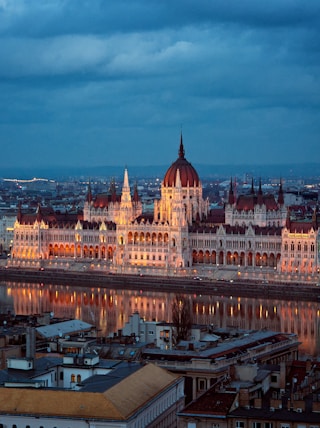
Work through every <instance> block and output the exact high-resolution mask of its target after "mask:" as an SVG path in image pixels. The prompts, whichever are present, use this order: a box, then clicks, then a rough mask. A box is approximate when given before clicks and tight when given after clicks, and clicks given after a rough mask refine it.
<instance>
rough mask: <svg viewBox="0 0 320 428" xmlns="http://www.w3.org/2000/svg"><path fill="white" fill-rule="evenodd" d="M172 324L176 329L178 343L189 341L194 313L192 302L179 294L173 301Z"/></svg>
mask: <svg viewBox="0 0 320 428" xmlns="http://www.w3.org/2000/svg"><path fill="white" fill-rule="evenodd" d="M172 322H173V325H174V326H175V327H176V342H177V343H178V342H179V341H180V340H187V339H188V337H189V333H190V329H191V325H192V313H191V306H190V301H189V300H188V299H187V297H186V296H184V295H182V294H177V295H176V297H175V299H174V300H173V303H172Z"/></svg>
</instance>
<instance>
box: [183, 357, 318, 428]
mask: <svg viewBox="0 0 320 428" xmlns="http://www.w3.org/2000/svg"><path fill="white" fill-rule="evenodd" d="M319 373H320V366H319V363H311V361H308V362H302V361H289V362H286V363H285V362H283V363H281V364H280V365H278V364H276V365H275V364H273V365H270V364H264V365H260V366H258V365H257V364H249V365H235V366H233V367H232V370H230V375H229V376H228V378H225V379H223V381H222V382H219V383H217V384H215V385H213V386H212V387H211V388H210V389H208V390H207V391H206V392H204V393H203V394H202V395H201V396H199V397H198V398H197V399H196V400H194V401H193V402H191V403H189V404H188V405H187V406H186V407H185V408H184V409H183V410H182V411H181V412H179V413H178V420H179V427H181V428H194V427H196V428H207V427H209V426H210V427H219V428H234V427H235V428H251V427H261V428H277V427H282V428H285V427H288V428H290V427H306V428H311V427H317V426H319V421H320V418H319V411H320V395H319V392H320V383H319Z"/></svg>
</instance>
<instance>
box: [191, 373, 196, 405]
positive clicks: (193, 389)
mask: <svg viewBox="0 0 320 428" xmlns="http://www.w3.org/2000/svg"><path fill="white" fill-rule="evenodd" d="M196 398H197V378H196V377H193V378H192V400H195V399H196Z"/></svg>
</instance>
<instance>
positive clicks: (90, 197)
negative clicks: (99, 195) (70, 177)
mask: <svg viewBox="0 0 320 428" xmlns="http://www.w3.org/2000/svg"><path fill="white" fill-rule="evenodd" d="M86 201H87V202H89V204H90V203H91V202H92V191H91V181H90V179H89V184H88V190H87V197H86Z"/></svg>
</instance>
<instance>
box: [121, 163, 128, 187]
mask: <svg viewBox="0 0 320 428" xmlns="http://www.w3.org/2000/svg"><path fill="white" fill-rule="evenodd" d="M128 187H129V177H128V170H127V168H125V170H124V178H123V186H122V188H126V189H127V188H128Z"/></svg>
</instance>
